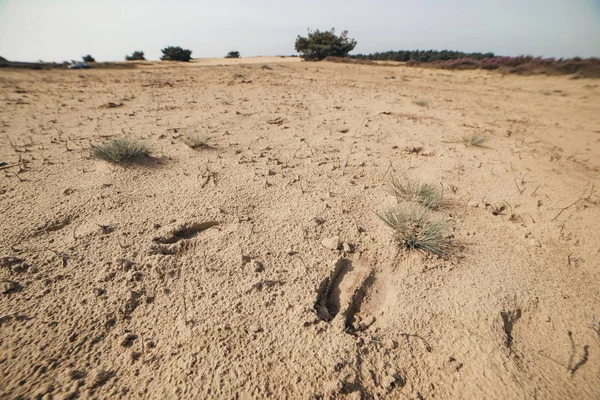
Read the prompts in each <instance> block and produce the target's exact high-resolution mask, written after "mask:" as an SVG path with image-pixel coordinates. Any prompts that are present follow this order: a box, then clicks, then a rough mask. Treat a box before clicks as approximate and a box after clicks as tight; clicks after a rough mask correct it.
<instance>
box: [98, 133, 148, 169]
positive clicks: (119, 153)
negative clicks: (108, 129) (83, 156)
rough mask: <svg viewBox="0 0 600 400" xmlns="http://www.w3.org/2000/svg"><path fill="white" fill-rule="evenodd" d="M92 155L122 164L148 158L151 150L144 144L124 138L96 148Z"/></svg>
mask: <svg viewBox="0 0 600 400" xmlns="http://www.w3.org/2000/svg"><path fill="white" fill-rule="evenodd" d="M92 154H93V155H94V157H96V158H100V159H102V160H105V161H108V162H112V163H122V162H126V161H132V160H134V159H136V158H137V159H139V158H140V157H147V156H148V155H150V150H149V149H148V146H146V145H145V144H144V143H141V142H137V141H135V140H131V139H127V138H124V139H115V140H111V141H109V142H106V143H104V144H102V145H100V146H97V147H94V149H93V152H92Z"/></svg>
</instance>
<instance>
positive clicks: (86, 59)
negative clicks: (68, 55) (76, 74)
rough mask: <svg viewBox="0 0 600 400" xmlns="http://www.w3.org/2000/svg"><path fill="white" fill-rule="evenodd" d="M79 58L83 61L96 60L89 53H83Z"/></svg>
mask: <svg viewBox="0 0 600 400" xmlns="http://www.w3.org/2000/svg"><path fill="white" fill-rule="evenodd" d="M81 59H82V60H83V62H86V63H87V62H96V60H94V57H92V56H91V55H89V54H88V55H85V56H83V57H81Z"/></svg>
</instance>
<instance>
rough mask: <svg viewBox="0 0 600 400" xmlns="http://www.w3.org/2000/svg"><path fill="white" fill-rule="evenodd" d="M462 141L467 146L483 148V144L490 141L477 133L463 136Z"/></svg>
mask: <svg viewBox="0 0 600 400" xmlns="http://www.w3.org/2000/svg"><path fill="white" fill-rule="evenodd" d="M460 141H461V143H463V144H464V145H465V146H473V147H482V146H483V144H484V143H485V142H487V141H488V138H486V137H485V136H481V135H478V134H476V133H475V134H473V135H467V136H463V137H462V138H460Z"/></svg>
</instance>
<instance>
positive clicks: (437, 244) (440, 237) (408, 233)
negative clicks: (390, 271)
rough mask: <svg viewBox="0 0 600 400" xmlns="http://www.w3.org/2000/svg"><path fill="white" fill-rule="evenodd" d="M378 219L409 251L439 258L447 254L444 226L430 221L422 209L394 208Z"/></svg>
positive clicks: (432, 220)
mask: <svg viewBox="0 0 600 400" xmlns="http://www.w3.org/2000/svg"><path fill="white" fill-rule="evenodd" d="M378 216H379V218H381V220H382V221H383V222H384V223H385V224H386V225H387V226H389V227H390V228H392V229H393V230H394V236H395V239H396V241H397V242H398V243H399V244H400V245H401V246H403V247H406V248H407V249H410V250H422V251H426V252H429V253H432V254H435V255H437V256H440V257H444V256H446V255H447V254H448V252H449V251H450V248H451V241H450V239H449V238H448V237H446V226H445V225H444V224H443V223H442V222H440V221H436V220H434V219H432V217H431V214H430V212H429V211H428V210H427V209H425V208H423V207H418V206H417V207H410V206H407V205H403V206H396V207H394V208H391V209H388V210H386V211H384V212H383V213H381V214H378Z"/></svg>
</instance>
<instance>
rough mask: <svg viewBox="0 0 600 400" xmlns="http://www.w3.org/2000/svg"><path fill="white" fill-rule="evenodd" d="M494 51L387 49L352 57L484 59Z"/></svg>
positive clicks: (419, 60)
mask: <svg viewBox="0 0 600 400" xmlns="http://www.w3.org/2000/svg"><path fill="white" fill-rule="evenodd" d="M493 57H495V56H494V53H463V52H462V51H452V50H441V51H438V50H413V51H411V50H400V51H385V52H382V53H373V54H357V55H355V56H352V58H360V59H366V60H390V61H415V62H420V63H424V62H434V61H447V60H458V59H461V58H469V59H472V60H483V59H486V58H493Z"/></svg>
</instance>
